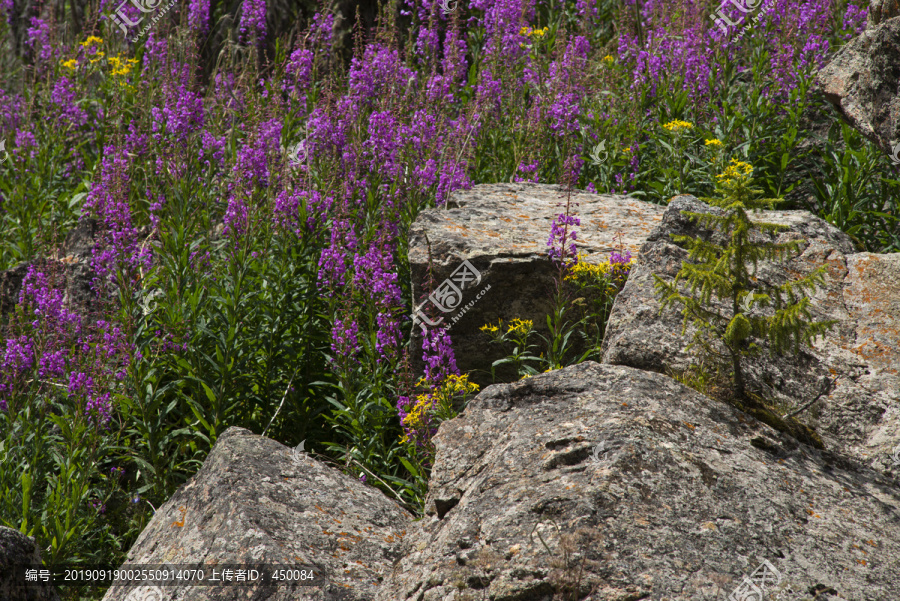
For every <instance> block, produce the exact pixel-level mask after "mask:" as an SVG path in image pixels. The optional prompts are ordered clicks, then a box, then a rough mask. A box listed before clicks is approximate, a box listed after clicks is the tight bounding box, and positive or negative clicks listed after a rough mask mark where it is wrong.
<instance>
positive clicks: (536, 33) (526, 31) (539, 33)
mask: <svg viewBox="0 0 900 601" xmlns="http://www.w3.org/2000/svg"><path fill="white" fill-rule="evenodd" d="M549 30H550V28H549V27H544V28H543V29H532V28H531V27H523V28H522V29H520V30H519V35H524V36H528V37H530V38H542V37H544V36H545V35H546V34H547V32H548V31H549Z"/></svg>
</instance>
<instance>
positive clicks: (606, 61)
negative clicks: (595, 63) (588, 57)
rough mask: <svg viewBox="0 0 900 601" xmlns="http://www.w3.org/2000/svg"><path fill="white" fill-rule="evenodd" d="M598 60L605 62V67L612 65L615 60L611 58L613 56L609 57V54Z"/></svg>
mask: <svg viewBox="0 0 900 601" xmlns="http://www.w3.org/2000/svg"><path fill="white" fill-rule="evenodd" d="M600 60H602V61H603V62H605V63H606V64H607V65H611V64H613V63H614V62H616V59H615V58H614V57H613V55H611V54H607V55H606V56H604V57H603V58H602V59H600Z"/></svg>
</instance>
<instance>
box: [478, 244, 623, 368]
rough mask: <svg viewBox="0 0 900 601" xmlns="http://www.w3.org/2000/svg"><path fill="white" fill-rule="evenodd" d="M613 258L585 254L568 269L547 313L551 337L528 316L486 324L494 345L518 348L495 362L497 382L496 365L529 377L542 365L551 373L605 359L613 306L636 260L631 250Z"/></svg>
mask: <svg viewBox="0 0 900 601" xmlns="http://www.w3.org/2000/svg"><path fill="white" fill-rule="evenodd" d="M620 250H621V249H620ZM613 257H615V259H614V260H611V261H605V262H603V263H599V264H592V263H588V262H587V261H585V260H584V259H585V257H584V256H583V255H580V256H579V257H578V261H577V262H573V263H572V264H571V265H569V266H567V267H565V268H563V270H562V271H561V272H560V274H559V278H558V280H559V281H558V282H557V288H556V296H555V298H554V300H555V303H554V306H553V308H552V311H551V313H550V314H548V315H547V316H546V323H547V335H544V334H542V333H540V332H537V331H535V329H534V323H533V322H532V321H531V320H527V319H525V320H523V319H518V318H517V319H514V320H513V321H512V322H510V323H508V324H506V326H504V324H503V321H502V320H501V321H500V322H499V323H498V325H496V326H495V325H491V324H486V325H484V326H482V327H481V331H482V332H485V333H487V334H488V335H489V336H490V337H491V343H492V344H499V345H502V346H505V347H506V348H509V347H510V346H511V347H512V350H511V351H510V354H509V355H507V356H506V357H504V358H502V359H498V360H496V361H494V363H493V364H492V366H491V375H492V377H493V379H494V380H495V381H496V369H497V367H500V366H502V365H512V366H513V368H514V369H515V370H516V374H517V375H518V377H520V378H524V377H529V376H533V375H535V374H538V373H541V369H540V368H543V371H544V372H548V371H552V370H554V369H561V368H563V367H567V366H569V365H576V364H578V363H582V362H584V361H588V360H590V359H591V358H594V357H599V355H600V345H601V343H602V342H603V335H604V333H605V331H606V322H607V319H608V318H609V313H610V311H611V310H612V305H613V303H614V302H615V298H616V295H618V293H619V292H620V291H621V290H622V287H623V286H624V285H625V281H626V280H627V279H628V274H629V273H630V271H631V267H632V265H633V264H634V261H633V260H632V259H631V255H630V253H628V254H627V255H626V256H625V257H623V256H622V255H621V254H619V253H618V252H616V253H614V254H613ZM617 261H618V262H617ZM575 296H577V298H573V297H575ZM504 328H505V330H504ZM575 335H577V337H576V338H575V339H574V340H573V336H575ZM532 336H536V337H537V338H538V340H539V342H538V343H537V344H534V343H531V342H530V339H531V337H532ZM535 353H538V354H535Z"/></svg>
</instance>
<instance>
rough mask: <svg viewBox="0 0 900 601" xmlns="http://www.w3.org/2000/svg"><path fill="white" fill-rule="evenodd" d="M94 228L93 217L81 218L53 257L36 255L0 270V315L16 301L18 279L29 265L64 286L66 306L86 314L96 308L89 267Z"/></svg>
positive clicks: (20, 289)
mask: <svg viewBox="0 0 900 601" xmlns="http://www.w3.org/2000/svg"><path fill="white" fill-rule="evenodd" d="M97 230H98V226H97V221H96V220H94V219H87V220H85V221H82V222H80V223H79V224H78V225H76V226H75V227H74V228H73V229H72V230H71V231H69V233H68V234H67V235H66V240H65V242H64V243H63V244H62V246H61V247H60V248H59V250H58V251H57V253H56V257H51V258H40V259H36V260H35V261H33V262H32V263H21V264H19V265H17V266H16V267H13V268H12V269H7V270H6V271H0V316H2V315H6V314H7V313H9V312H10V311H12V310H13V308H14V307H15V306H16V305H17V304H18V302H19V294H20V292H21V291H22V281H23V280H24V279H25V276H26V275H27V274H28V270H29V268H30V267H31V266H32V265H33V266H34V267H35V268H37V269H39V270H40V271H42V272H43V273H44V274H45V275H47V276H48V277H50V278H51V279H53V280H55V281H56V282H59V285H60V286H62V287H64V289H65V298H64V302H65V303H66V305H67V306H69V307H77V308H78V309H79V312H80V313H81V314H82V315H84V316H86V317H89V316H90V315H91V313H93V311H94V310H96V308H97V307H98V302H97V301H98V299H97V295H96V294H94V292H93V291H92V290H91V281H92V280H93V278H94V271H93V269H91V266H90V260H91V252H92V250H93V247H94V237H95V236H96V235H97ZM63 282H64V283H63Z"/></svg>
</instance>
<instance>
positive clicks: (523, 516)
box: [375, 362, 900, 601]
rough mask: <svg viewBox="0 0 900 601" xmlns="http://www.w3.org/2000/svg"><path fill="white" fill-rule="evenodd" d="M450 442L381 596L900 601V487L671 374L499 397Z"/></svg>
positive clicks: (450, 429)
mask: <svg viewBox="0 0 900 601" xmlns="http://www.w3.org/2000/svg"><path fill="white" fill-rule="evenodd" d="M434 440H435V443H436V447H437V457H436V461H435V466H434V469H433V472H432V475H431V482H430V486H429V493H428V497H427V506H426V509H427V515H426V517H425V519H424V520H423V521H422V522H421V523H420V524H417V525H416V526H415V527H414V528H413V529H412V531H411V537H412V538H411V540H410V543H411V547H412V550H411V553H410V554H408V555H406V556H405V557H403V559H401V560H400V562H399V563H398V564H397V566H396V568H395V569H394V571H393V573H392V574H391V576H390V578H389V579H388V580H387V581H386V582H385V583H384V585H383V586H382V587H381V588H380V589H379V590H378V593H377V595H376V597H375V599H376V601H405V600H412V599H415V600H416V601H437V600H441V601H462V600H479V599H491V600H492V601H514V600H516V601H551V600H558V599H579V600H580V601H601V600H603V601H613V600H615V601H626V600H631V601H634V600H638V599H655V600H666V601H676V600H683V601H688V600H690V601H698V600H713V599H715V600H716V601H721V600H722V599H725V598H726V597H728V595H729V594H731V593H732V592H734V591H735V590H738V588H739V587H741V586H743V587H744V588H745V591H749V590H752V589H749V588H748V587H749V586H750V585H749V584H748V583H746V582H745V581H744V579H745V577H750V578H752V579H753V584H754V586H759V587H762V588H761V590H762V592H764V593H765V595H766V596H765V597H762V596H738V597H735V598H740V599H762V598H765V599H773V598H775V595H776V594H777V593H783V595H782V596H781V597H779V598H780V599H789V600H791V601H793V600H795V599H811V598H813V596H814V594H815V593H816V592H822V591H826V590H830V591H833V593H832V596H825V595H823V596H821V597H816V598H822V599H853V600H855V601H885V600H887V599H896V598H900V563H898V562H897V559H896V558H897V557H898V556H900V489H898V488H896V487H892V486H891V484H890V483H889V482H888V481H887V480H886V479H884V478H881V477H880V476H879V475H878V474H877V473H875V472H873V471H871V470H868V469H867V468H859V469H857V468H854V467H852V466H844V465H840V464H838V463H834V462H833V461H832V460H831V459H829V458H827V456H825V455H823V454H822V453H821V452H820V451H817V450H815V449H813V448H811V447H806V446H804V445H800V444H798V443H796V442H795V441H794V440H793V439H792V438H790V437H788V436H786V435H783V434H782V433H780V432H777V431H775V430H773V429H771V428H769V426H767V425H765V424H762V423H760V422H758V421H756V420H754V419H753V418H751V417H749V416H747V415H745V414H743V413H742V412H740V411H738V410H736V409H734V408H732V407H730V406H728V405H725V404H722V403H718V402H716V401H713V400H711V399H709V398H708V397H705V396H703V395H701V394H699V393H697V392H695V391H693V390H691V389H689V388H687V387H686V386H683V385H681V384H679V383H678V382H676V381H675V380H672V379H671V378H669V377H667V376H664V375H661V374H656V373H651V372H644V371H640V370H636V369H633V368H630V367H624V366H614V365H600V364H597V363H593V362H586V363H582V364H579V365H575V366H572V367H568V368H565V369H562V370H558V371H554V372H550V373H546V374H540V375H538V376H534V377H532V378H528V379H526V380H522V381H519V382H515V383H513V384H498V385H494V386H491V387H489V388H487V389H485V390H484V391H483V392H482V393H481V394H479V395H478V396H477V397H476V398H475V399H473V400H472V401H471V403H470V404H469V405H468V407H467V408H466V410H465V411H464V412H463V413H462V414H461V415H460V416H458V417H457V418H455V419H453V420H449V421H447V422H444V423H443V424H441V426H440V429H439V431H438V434H437V436H436V438H435V439H434ZM766 562H768V563H766Z"/></svg>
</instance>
